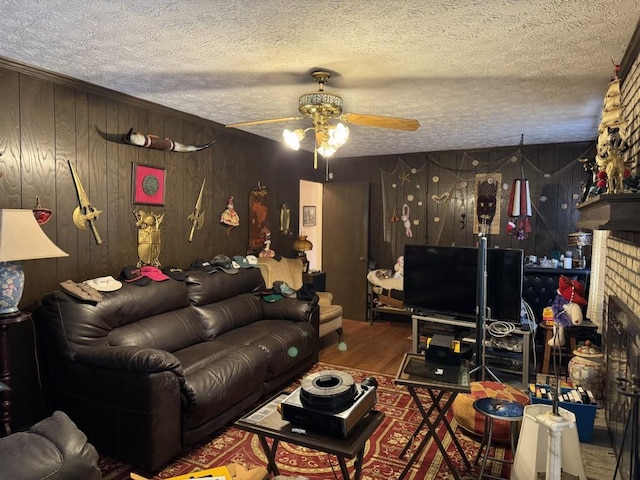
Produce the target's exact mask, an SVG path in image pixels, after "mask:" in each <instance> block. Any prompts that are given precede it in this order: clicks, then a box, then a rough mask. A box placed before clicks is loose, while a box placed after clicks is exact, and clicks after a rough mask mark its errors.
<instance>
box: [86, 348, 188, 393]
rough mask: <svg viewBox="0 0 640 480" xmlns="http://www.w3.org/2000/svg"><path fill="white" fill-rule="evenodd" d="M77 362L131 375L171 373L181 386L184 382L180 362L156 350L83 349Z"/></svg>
mask: <svg viewBox="0 0 640 480" xmlns="http://www.w3.org/2000/svg"><path fill="white" fill-rule="evenodd" d="M76 361H77V362H78V363H82V364H85V365H86V366H89V367H96V368H105V369H108V370H118V371H125V372H129V373H158V372H164V371H170V372H173V373H175V374H176V376H177V377H178V378H179V379H180V383H181V384H182V383H183V381H184V371H183V369H182V364H181V363H180V360H178V359H177V358H176V357H175V356H174V355H173V354H171V353H169V352H165V351H163V350H157V349H155V348H144V347H131V346H122V347H90V348H83V349H81V350H79V351H78V353H77V355H76Z"/></svg>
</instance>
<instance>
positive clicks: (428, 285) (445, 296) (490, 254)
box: [403, 245, 524, 323]
mask: <svg viewBox="0 0 640 480" xmlns="http://www.w3.org/2000/svg"><path fill="white" fill-rule="evenodd" d="M478 254H479V250H478V249H477V248H474V247H444V246H437V245H406V246H405V250H404V287H403V288H404V305H405V306H406V307H411V308H414V309H416V310H418V311H422V312H427V313H428V312H432V313H439V314H444V315H448V316H455V317H458V318H459V319H462V320H468V321H470V322H475V321H476V319H477V306H478V305H479V298H478V297H477V295H478ZM523 263H524V252H523V251H522V250H520V249H505V248H488V249H487V262H486V270H487V288H486V295H487V296H486V306H487V307H488V312H490V313H489V314H488V317H487V318H488V319H491V320H503V321H507V322H512V323H520V304H521V298H522V277H523V275H524V272H523Z"/></svg>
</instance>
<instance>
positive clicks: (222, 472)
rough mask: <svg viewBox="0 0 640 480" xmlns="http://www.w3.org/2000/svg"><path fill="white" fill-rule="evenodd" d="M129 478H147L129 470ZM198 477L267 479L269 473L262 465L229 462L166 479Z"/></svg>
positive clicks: (133, 479)
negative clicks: (250, 465)
mask: <svg viewBox="0 0 640 480" xmlns="http://www.w3.org/2000/svg"><path fill="white" fill-rule="evenodd" d="M130 478H131V479H132V480H149V479H147V478H145V477H142V476H140V475H138V474H136V473H133V472H131V474H130ZM198 478H224V479H225V480H267V479H268V478H269V473H268V472H267V469H266V468H264V467H256V468H252V469H251V470H247V469H246V468H245V467H243V466H242V465H240V464H238V463H230V464H229V465H226V466H224V467H216V468H208V469H207V470H200V471H199V472H190V473H187V474H186V475H179V476H177V477H171V478H169V479H167V480H188V479H198Z"/></svg>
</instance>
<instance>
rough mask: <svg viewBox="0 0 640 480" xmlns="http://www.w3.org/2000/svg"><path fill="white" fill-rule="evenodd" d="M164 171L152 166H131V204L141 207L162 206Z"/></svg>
mask: <svg viewBox="0 0 640 480" xmlns="http://www.w3.org/2000/svg"><path fill="white" fill-rule="evenodd" d="M165 176H166V171H165V169H164V168H162V167H155V166H153V165H143V164H140V163H134V164H133V173H132V175H131V178H132V182H133V186H132V192H133V198H132V202H133V203H138V204H143V205H164V192H165Z"/></svg>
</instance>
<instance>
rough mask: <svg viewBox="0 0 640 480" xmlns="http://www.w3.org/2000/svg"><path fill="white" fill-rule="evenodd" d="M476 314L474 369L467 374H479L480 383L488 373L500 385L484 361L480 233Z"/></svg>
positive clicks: (484, 289)
mask: <svg viewBox="0 0 640 480" xmlns="http://www.w3.org/2000/svg"><path fill="white" fill-rule="evenodd" d="M476 301H477V307H476V308H477V312H476V367H475V368H474V369H473V370H471V371H470V372H469V374H470V375H471V374H475V373H476V372H477V371H480V372H481V374H482V375H481V377H480V380H481V381H483V382H484V381H485V379H486V375H485V373H488V374H489V375H490V376H491V378H493V379H494V380H495V381H496V382H498V383H502V382H501V381H500V379H499V378H498V377H497V376H496V375H495V374H494V373H493V372H492V371H491V369H490V368H489V367H487V364H486V361H485V351H486V336H487V334H486V323H487V318H488V315H487V310H488V309H487V237H486V236H485V235H484V234H483V233H480V234H479V235H478V289H477V291H476Z"/></svg>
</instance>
